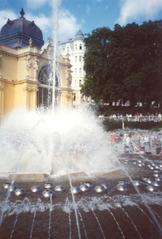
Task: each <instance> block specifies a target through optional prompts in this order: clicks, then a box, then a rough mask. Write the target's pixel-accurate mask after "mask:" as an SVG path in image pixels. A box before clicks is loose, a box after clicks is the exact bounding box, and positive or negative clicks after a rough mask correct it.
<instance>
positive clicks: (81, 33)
mask: <svg viewBox="0 0 162 239" xmlns="http://www.w3.org/2000/svg"><path fill="white" fill-rule="evenodd" d="M75 40H84V34H83V32H82V31H81V30H79V31H78V32H77V33H76V34H75Z"/></svg>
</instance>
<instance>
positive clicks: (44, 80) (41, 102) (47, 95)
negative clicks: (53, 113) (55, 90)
mask: <svg viewBox="0 0 162 239" xmlns="http://www.w3.org/2000/svg"><path fill="white" fill-rule="evenodd" d="M38 82H39V89H38V95H37V106H38V107H40V106H42V107H45V108H48V107H49V106H50V105H51V103H52V85H53V81H52V71H51V67H50V65H45V66H43V67H42V68H41V70H40V71H39V75H38ZM55 86H56V87H58V78H57V77H56V81H55Z"/></svg>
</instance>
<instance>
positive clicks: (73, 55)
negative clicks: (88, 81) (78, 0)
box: [60, 30, 85, 105]
mask: <svg viewBox="0 0 162 239" xmlns="http://www.w3.org/2000/svg"><path fill="white" fill-rule="evenodd" d="M60 53H61V55H63V56H64V57H69V60H70V64H71V71H72V84H71V86H72V89H73V92H74V102H73V103H74V105H79V104H81V102H82V101H83V97H82V95H81V92H80V89H81V85H82V84H83V83H84V80H85V71H84V54H85V44H84V34H83V33H82V31H81V30H79V31H78V32H77V33H76V35H75V36H74V38H72V39H69V40H68V41H66V42H62V43H61V44H60Z"/></svg>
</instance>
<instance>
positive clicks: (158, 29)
mask: <svg viewBox="0 0 162 239" xmlns="http://www.w3.org/2000/svg"><path fill="white" fill-rule="evenodd" d="M85 44H86V53H85V71H86V81H85V84H84V85H83V87H82V93H83V94H85V95H87V96H91V97H92V99H94V100H95V101H96V102H100V101H104V102H109V103H111V102H113V101H120V102H121V103H124V102H126V101H127V100H129V101H130V102H131V105H132V106H134V105H136V103H137V102H139V101H140V102H142V103H143V104H144V105H146V106H147V107H150V105H151V102H152V101H155V102H156V103H162V102H161V101H162V97H161V96H162V70H161V66H162V21H154V22H152V21H149V22H144V23H143V24H142V25H138V24H135V23H132V24H128V25H126V26H125V27H121V26H120V25H115V27H114V30H113V31H111V30H110V29H108V28H106V27H104V28H98V29H96V30H94V31H93V32H92V34H91V35H90V36H89V37H88V38H86V39H85Z"/></svg>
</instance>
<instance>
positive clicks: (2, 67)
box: [0, 9, 74, 118]
mask: <svg viewBox="0 0 162 239" xmlns="http://www.w3.org/2000/svg"><path fill="white" fill-rule="evenodd" d="M24 15H25V13H24V11H23V9H22V10H21V12H20V18H18V19H16V20H12V21H11V20H8V21H7V23H6V24H5V25H4V26H3V27H2V29H1V32H0V118H2V117H3V116H4V115H5V114H6V113H7V112H10V111H12V110H13V109H15V108H18V107H26V108H28V109H36V107H37V106H42V105H43V106H45V107H46V106H47V105H48V104H50V101H51V98H52V95H51V94H52V83H51V78H52V72H51V67H50V63H51V59H52V55H53V53H52V51H53V46H52V42H51V41H50V40H49V41H48V42H47V43H46V44H45V45H44V41H43V35H42V32H41V30H40V29H39V27H38V26H36V24H35V23H34V21H32V22H31V21H29V20H27V19H26V18H25V17H24ZM57 66H58V67H57V68H58V69H57V72H58V74H57V79H56V87H55V88H56V93H55V95H56V96H57V97H56V101H57V103H58V104H59V105H72V101H73V97H74V96H73V91H72V89H71V71H70V67H71V66H70V63H69V60H68V58H63V57H61V56H60V57H59V59H58V60H57Z"/></svg>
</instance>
